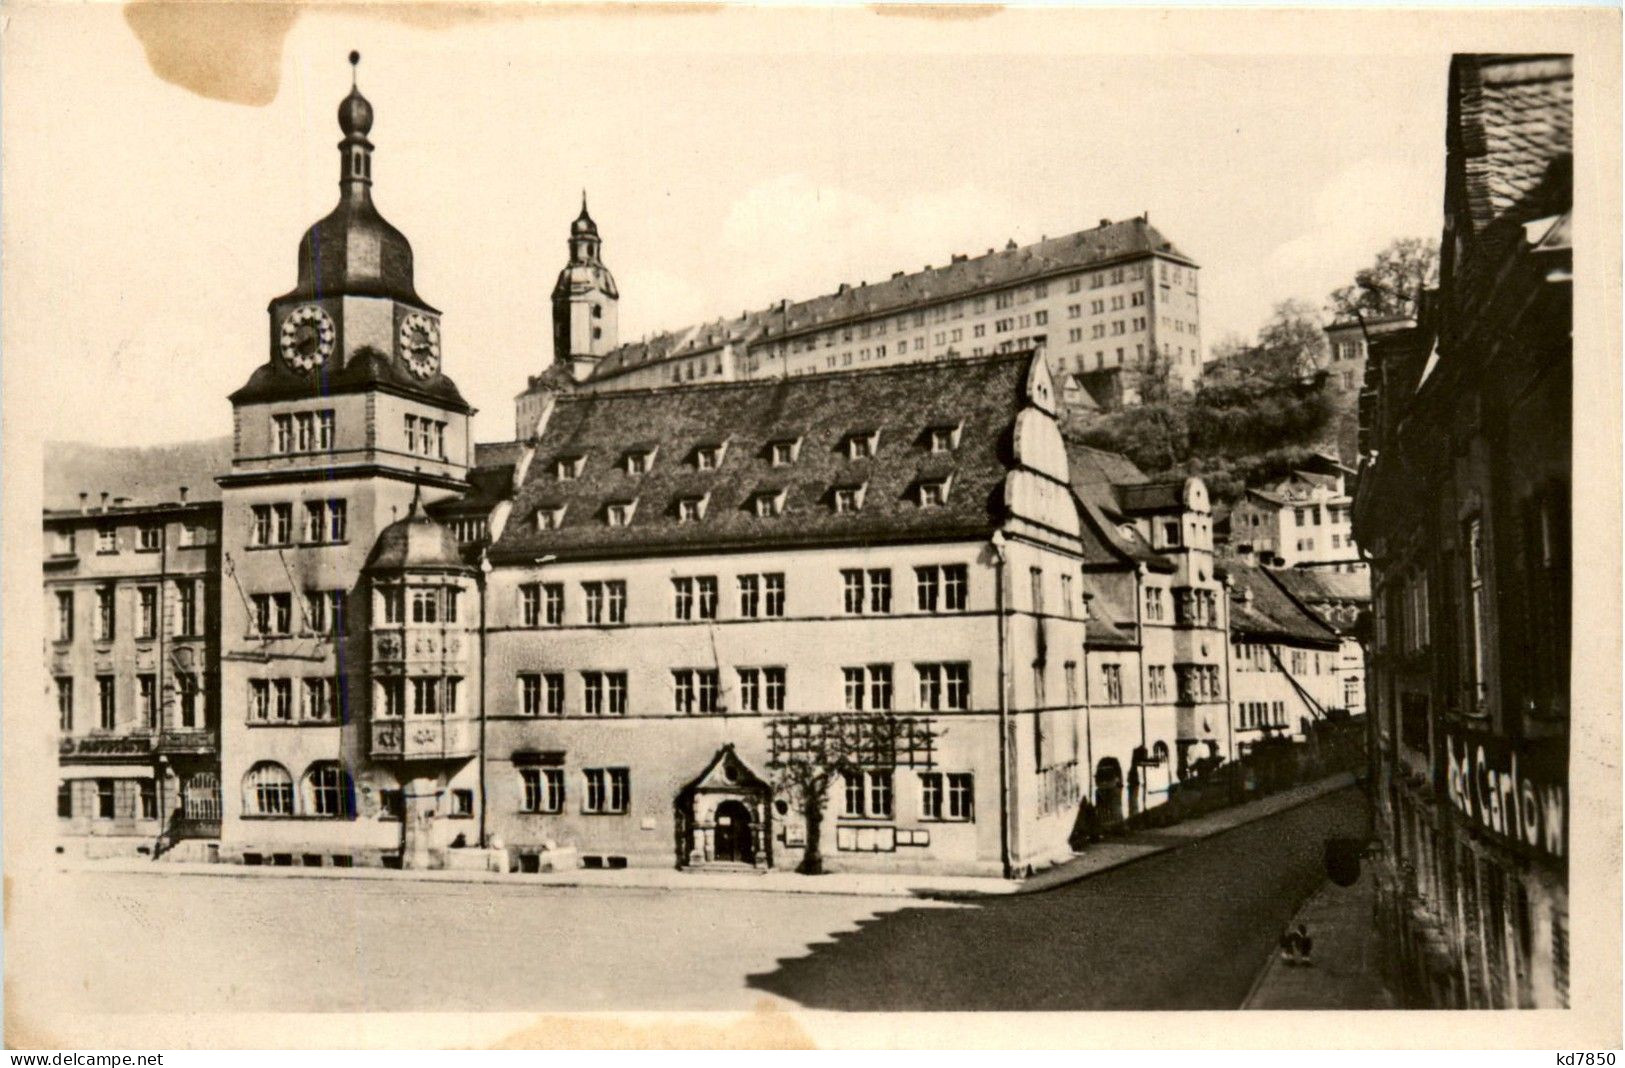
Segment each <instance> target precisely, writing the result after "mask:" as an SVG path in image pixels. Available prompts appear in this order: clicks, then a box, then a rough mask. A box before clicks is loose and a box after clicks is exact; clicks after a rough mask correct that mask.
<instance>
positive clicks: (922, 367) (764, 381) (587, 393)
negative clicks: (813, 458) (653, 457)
mask: <svg viewBox="0 0 1625 1068" xmlns="http://www.w3.org/2000/svg"><path fill="white" fill-rule="evenodd" d="M1037 353H1038V350H1037V349H1036V348H1032V349H1016V350H1013V351H1011V352H991V353H988V354H986V355H983V356H955V357H954V358H953V359H951V360H913V361H910V362H909V363H899V364H892V365H891V366H886V367H855V368H852V369H850V370H838V371H817V372H812V373H809V374H799V375H773V376H764V377H762V378H736V379H733V380H731V381H722V382H693V383H690V382H684V383H683V384H682V385H674V384H671V383H662V384H661V385H658V386H639V387H637V388H636V389H613V390H609V389H606V390H602V391H594V390H584V391H579V392H570V393H565V394H562V395H561V396H560V397H559V401H560V403H563V402H564V401H579V400H588V399H592V398H598V397H636V396H649V395H651V394H659V393H678V392H681V393H685V394H687V393H702V392H706V391H717V390H728V389H743V388H747V387H751V386H764V385H769V384H771V383H775V382H800V381H805V380H808V379H823V378H829V379H839V380H841V381H851V380H852V379H855V378H874V377H878V376H880V375H896V374H920V373H923V372H924V371H926V370H942V369H943V368H946V367H964V366H967V365H975V364H994V363H999V362H1001V361H1005V360H1010V361H1015V360H1018V359H1026V360H1031V359H1032V358H1033V356H1035V355H1036V354H1037ZM588 381H591V380H590V379H589V380H588Z"/></svg>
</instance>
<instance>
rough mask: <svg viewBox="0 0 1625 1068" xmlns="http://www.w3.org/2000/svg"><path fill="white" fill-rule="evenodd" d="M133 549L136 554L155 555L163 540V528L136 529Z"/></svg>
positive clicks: (143, 527)
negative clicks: (134, 548)
mask: <svg viewBox="0 0 1625 1068" xmlns="http://www.w3.org/2000/svg"><path fill="white" fill-rule="evenodd" d="M135 537H136V542H135V547H136V551H137V552H143V553H155V552H157V551H158V548H159V546H160V545H162V544H163V540H164V528H163V527H159V526H151V525H144V526H140V527H137V528H136V532H135Z"/></svg>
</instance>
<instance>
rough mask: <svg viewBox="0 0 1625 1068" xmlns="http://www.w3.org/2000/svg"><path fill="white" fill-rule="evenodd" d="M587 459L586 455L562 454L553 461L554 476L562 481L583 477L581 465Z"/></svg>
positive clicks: (571, 480)
mask: <svg viewBox="0 0 1625 1068" xmlns="http://www.w3.org/2000/svg"><path fill="white" fill-rule="evenodd" d="M585 461H586V457H584V456H560V457H559V458H558V459H557V460H554V461H553V477H554V478H556V479H558V480H559V481H560V482H574V481H575V480H576V479H578V478H580V477H581V467H582V464H583V463H585Z"/></svg>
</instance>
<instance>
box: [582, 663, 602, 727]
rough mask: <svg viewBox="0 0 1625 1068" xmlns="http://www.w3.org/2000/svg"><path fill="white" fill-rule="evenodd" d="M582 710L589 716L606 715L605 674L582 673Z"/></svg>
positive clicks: (595, 672)
mask: <svg viewBox="0 0 1625 1068" xmlns="http://www.w3.org/2000/svg"><path fill="white" fill-rule="evenodd" d="M581 710H582V711H583V712H585V713H586V714H587V715H589V716H601V715H603V714H604V673H603V672H601V671H583V672H582V673H581Z"/></svg>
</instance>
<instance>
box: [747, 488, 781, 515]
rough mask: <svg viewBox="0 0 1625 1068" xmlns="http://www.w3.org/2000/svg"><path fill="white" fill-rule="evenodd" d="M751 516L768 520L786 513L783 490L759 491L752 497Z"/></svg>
mask: <svg viewBox="0 0 1625 1068" xmlns="http://www.w3.org/2000/svg"><path fill="white" fill-rule="evenodd" d="M750 510H751V514H752V515H754V516H756V517H758V518H760V519H767V518H770V517H772V516H776V515H779V514H781V513H782V512H783V511H784V491H783V490H758V491H757V492H755V493H753V494H751V495H750Z"/></svg>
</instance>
